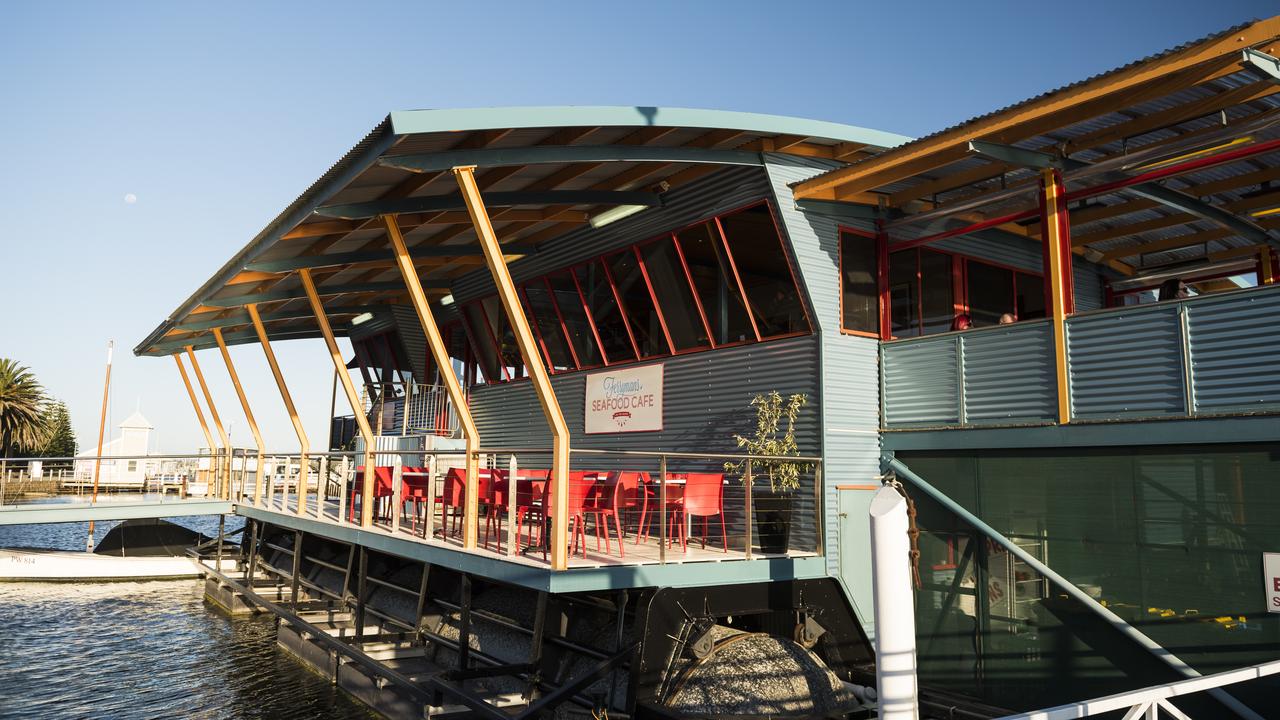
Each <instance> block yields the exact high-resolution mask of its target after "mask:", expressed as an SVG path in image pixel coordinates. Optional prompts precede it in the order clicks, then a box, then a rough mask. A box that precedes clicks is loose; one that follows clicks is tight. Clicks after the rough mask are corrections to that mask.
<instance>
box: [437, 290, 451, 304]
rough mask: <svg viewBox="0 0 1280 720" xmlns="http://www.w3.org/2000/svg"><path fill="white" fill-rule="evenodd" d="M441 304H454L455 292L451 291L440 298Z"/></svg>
mask: <svg viewBox="0 0 1280 720" xmlns="http://www.w3.org/2000/svg"><path fill="white" fill-rule="evenodd" d="M440 304H441V305H452V304H453V293H450V294H448V295H445V296H444V297H442V298H440Z"/></svg>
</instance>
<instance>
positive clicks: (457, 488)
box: [436, 467, 467, 536]
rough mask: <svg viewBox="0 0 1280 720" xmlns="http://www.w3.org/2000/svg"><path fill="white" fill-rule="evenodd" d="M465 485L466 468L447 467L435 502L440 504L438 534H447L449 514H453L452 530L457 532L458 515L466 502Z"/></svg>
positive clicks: (454, 532)
mask: <svg viewBox="0 0 1280 720" xmlns="http://www.w3.org/2000/svg"><path fill="white" fill-rule="evenodd" d="M466 487H467V470H466V468H456V467H452V468H449V472H447V473H446V474H445V476H444V490H443V491H442V492H441V493H440V497H437V498H436V504H437V505H439V506H440V534H441V535H442V536H447V535H449V534H451V533H450V531H449V515H450V511H452V514H453V525H454V528H453V531H452V534H455V535H456V534H457V530H458V527H457V526H458V517H459V515H461V514H462V510H463V507H464V506H465V504H466Z"/></svg>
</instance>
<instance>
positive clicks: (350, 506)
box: [347, 465, 393, 522]
mask: <svg viewBox="0 0 1280 720" xmlns="http://www.w3.org/2000/svg"><path fill="white" fill-rule="evenodd" d="M392 472H393V471H392V469H391V468H390V467H388V466H385V465H379V466H377V467H375V468H374V469H373V499H374V500H375V501H378V500H381V499H382V498H389V497H391V495H392V489H391V486H392V482H391V479H392V477H393V475H392ZM363 490H364V466H363V465H361V466H359V467H357V468H356V475H355V482H354V483H353V485H352V487H351V497H350V502H348V503H347V520H348V521H350V522H355V517H356V498H358V497H360V495H361V492H362V491H363Z"/></svg>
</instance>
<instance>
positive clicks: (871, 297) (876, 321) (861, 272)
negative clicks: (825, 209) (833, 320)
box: [840, 232, 880, 334]
mask: <svg viewBox="0 0 1280 720" xmlns="http://www.w3.org/2000/svg"><path fill="white" fill-rule="evenodd" d="M876 274H877V272H876V240H875V238H872V237H867V236H866V235H862V234H860V233H852V232H842V233H840V293H841V295H840V298H841V299H840V312H841V327H843V328H844V329H845V330H852V331H854V332H866V333H876V334H879V332H880V317H879V313H878V312H877V308H878V307H879V306H880V303H879V293H878V290H877V288H876Z"/></svg>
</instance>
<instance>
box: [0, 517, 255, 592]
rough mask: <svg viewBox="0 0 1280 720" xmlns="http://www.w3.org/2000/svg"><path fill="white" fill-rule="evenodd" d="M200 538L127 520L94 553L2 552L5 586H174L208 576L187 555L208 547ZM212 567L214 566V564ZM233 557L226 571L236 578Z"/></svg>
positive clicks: (0, 572)
mask: <svg viewBox="0 0 1280 720" xmlns="http://www.w3.org/2000/svg"><path fill="white" fill-rule="evenodd" d="M207 540H208V539H207V538H205V537H204V536H203V535H201V534H200V533H198V532H196V531H194V530H190V529H187V528H184V527H182V526H180V525H175V524H173V523H170V522H167V521H164V520H154V519H140V520H126V521H124V522H122V523H120V524H119V525H117V526H115V527H114V528H112V529H111V531H110V532H108V533H107V534H106V535H105V536H104V537H103V538H102V540H101V541H100V542H99V543H98V546H97V547H95V548H94V549H93V552H85V551H75V550H54V549H46V548H0V582H107V581H112V580H173V579H178V578H194V577H199V576H201V575H203V574H205V566H203V565H202V564H201V563H200V561H199V560H197V559H195V558H193V557H191V556H190V555H188V554H187V549H188V548H192V547H195V546H197V545H200V544H201V543H204V542H207ZM210 564H212V563H210ZM235 567H236V562H235V559H234V557H227V558H224V560H223V563H222V569H223V570H224V571H227V572H234V568H235Z"/></svg>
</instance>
